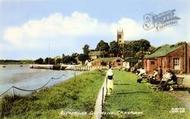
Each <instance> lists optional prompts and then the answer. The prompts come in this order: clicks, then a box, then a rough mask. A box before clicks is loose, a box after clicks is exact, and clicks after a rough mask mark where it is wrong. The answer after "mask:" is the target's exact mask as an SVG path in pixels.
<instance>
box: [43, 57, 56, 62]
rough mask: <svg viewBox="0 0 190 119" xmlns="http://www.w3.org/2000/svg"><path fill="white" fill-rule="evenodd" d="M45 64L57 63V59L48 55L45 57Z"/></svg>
mask: <svg viewBox="0 0 190 119" xmlns="http://www.w3.org/2000/svg"><path fill="white" fill-rule="evenodd" d="M45 64H55V59H53V58H51V57H47V58H46V59H45Z"/></svg>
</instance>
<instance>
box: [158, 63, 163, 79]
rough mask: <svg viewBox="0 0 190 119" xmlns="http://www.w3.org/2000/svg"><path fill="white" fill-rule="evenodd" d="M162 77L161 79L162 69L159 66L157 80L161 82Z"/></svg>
mask: <svg viewBox="0 0 190 119" xmlns="http://www.w3.org/2000/svg"><path fill="white" fill-rule="evenodd" d="M162 77H163V71H162V67H161V66H159V67H158V80H162Z"/></svg>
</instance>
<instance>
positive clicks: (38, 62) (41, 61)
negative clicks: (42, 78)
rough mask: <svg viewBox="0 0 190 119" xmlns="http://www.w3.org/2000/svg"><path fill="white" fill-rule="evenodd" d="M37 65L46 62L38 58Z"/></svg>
mask: <svg viewBox="0 0 190 119" xmlns="http://www.w3.org/2000/svg"><path fill="white" fill-rule="evenodd" d="M34 63H35V64H43V63H44V60H43V59H42V58H38V59H36V60H35V61H34Z"/></svg>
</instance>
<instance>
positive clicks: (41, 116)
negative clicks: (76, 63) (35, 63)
mask: <svg viewBox="0 0 190 119" xmlns="http://www.w3.org/2000/svg"><path fill="white" fill-rule="evenodd" d="M104 77H105V73H104V72H101V71H91V72H86V73H82V74H80V75H78V76H76V78H71V79H69V80H66V81H64V82H63V83H60V84H57V85H55V86H53V87H51V88H48V89H43V90H41V91H39V92H37V93H33V94H32V95H29V96H25V97H21V96H14V97H9V96H5V97H4V98H2V99H1V100H0V118H11V119H21V118H22V119H32V118H34V119H36V118H38V119H46V118H48V119H50V118H52V119H60V118H67V119H73V118H74V119H75V118H77V119H80V118H81V119H88V118H94V115H91V112H94V107H95V103H96V98H97V95H98V91H99V89H100V88H101V86H102V84H103V82H104ZM86 113H87V114H86Z"/></svg>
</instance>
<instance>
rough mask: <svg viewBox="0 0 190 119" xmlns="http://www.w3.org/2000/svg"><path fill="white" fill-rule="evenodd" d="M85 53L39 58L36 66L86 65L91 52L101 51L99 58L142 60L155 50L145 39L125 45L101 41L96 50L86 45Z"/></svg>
mask: <svg viewBox="0 0 190 119" xmlns="http://www.w3.org/2000/svg"><path fill="white" fill-rule="evenodd" d="M82 49H83V53H81V54H78V53H73V54H72V55H67V56H65V55H64V54H63V55H62V57H57V58H51V57H47V58H45V59H43V58H39V59H36V60H35V61H34V62H35V63H36V64H60V63H64V64H78V63H84V62H85V61H86V60H89V59H90V52H93V51H100V53H101V54H100V56H99V57H123V58H126V57H133V58H136V59H141V58H143V57H144V55H146V54H147V53H149V52H152V51H153V50H154V49H155V48H154V47H152V46H151V44H150V42H149V41H148V40H145V39H140V40H134V41H128V42H125V43H124V44H122V45H121V44H118V43H117V42H116V41H111V42H109V43H108V42H105V41H104V40H101V41H100V42H99V43H98V44H97V46H96V48H95V49H94V50H90V46H89V45H88V44H85V45H84V47H83V48H82Z"/></svg>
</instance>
